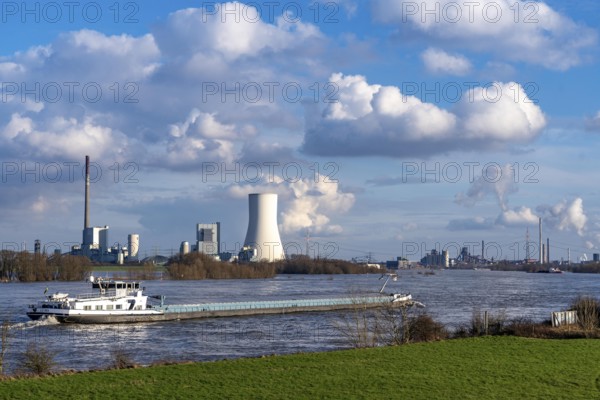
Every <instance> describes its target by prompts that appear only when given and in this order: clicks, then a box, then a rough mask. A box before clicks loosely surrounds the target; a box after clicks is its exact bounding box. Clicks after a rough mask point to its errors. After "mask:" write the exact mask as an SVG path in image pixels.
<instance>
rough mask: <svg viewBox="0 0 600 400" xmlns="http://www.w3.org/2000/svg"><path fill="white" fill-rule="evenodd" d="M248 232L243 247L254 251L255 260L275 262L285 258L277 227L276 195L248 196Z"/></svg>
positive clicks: (255, 194)
mask: <svg viewBox="0 0 600 400" xmlns="http://www.w3.org/2000/svg"><path fill="white" fill-rule="evenodd" d="M248 206H249V207H248V211H249V220H248V231H247V232H246V240H245V241H244V247H250V248H253V249H256V257H255V258H256V260H267V261H276V260H282V259H284V258H285V254H284V252H283V245H282V244H281V238H280V236H279V227H278V226H277V194H275V193H251V194H249V195H248Z"/></svg>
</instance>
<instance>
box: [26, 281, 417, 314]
mask: <svg viewBox="0 0 600 400" xmlns="http://www.w3.org/2000/svg"><path fill="white" fill-rule="evenodd" d="M386 275H387V279H386V281H385V283H384V284H383V287H382V288H381V290H380V292H379V294H378V295H376V296H357V297H337V298H324V299H297V300H272V301H248V302H236V303H202V304H181V305H165V303H164V299H165V298H164V296H147V295H145V294H144V293H143V291H144V288H142V287H140V283H139V282H132V281H117V280H107V281H105V280H102V279H94V278H93V277H90V282H91V283H92V288H93V289H97V291H96V292H94V293H91V294H83V295H78V296H75V297H70V296H69V295H68V294H67V293H55V294H52V295H49V296H46V298H45V299H44V300H40V301H39V302H38V303H37V304H32V305H30V306H29V311H28V312H27V315H28V316H29V317H30V318H31V319H33V320H37V319H40V318H45V317H54V318H56V319H57V320H58V321H59V322H63V323H80V324H111V323H132V322H153V321H171V320H182V319H196V318H213V317H233V316H245V315H264V314H286V313H293V312H310V311H335V310H347V309H353V308H356V307H359V308H375V307H382V306H386V305H387V306H402V305H404V306H412V305H421V304H420V303H418V302H415V301H413V300H412V296H411V295H410V294H394V293H392V294H383V290H384V288H385V286H386V284H387V283H388V281H389V280H390V278H393V279H394V280H396V279H397V276H396V274H384V275H382V277H381V278H380V279H382V278H383V277H385V276H386Z"/></svg>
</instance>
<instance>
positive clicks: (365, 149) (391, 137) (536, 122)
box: [303, 73, 546, 157]
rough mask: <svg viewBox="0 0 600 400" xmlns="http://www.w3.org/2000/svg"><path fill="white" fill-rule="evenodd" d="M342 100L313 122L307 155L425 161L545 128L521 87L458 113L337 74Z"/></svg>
mask: <svg viewBox="0 0 600 400" xmlns="http://www.w3.org/2000/svg"><path fill="white" fill-rule="evenodd" d="M330 82H332V83H333V84H335V85H336V87H337V88H338V101H337V102H335V103H332V104H328V105H327V106H326V108H325V110H323V112H322V113H321V114H317V113H313V114H311V115H308V116H307V128H306V132H305V136H304V145H303V150H304V151H305V152H307V153H310V154H317V155H344V156H369V155H384V156H390V157H404V156H422V155H432V154H439V153H445V152H448V151H451V150H455V149H463V150H475V149H484V150H485V149H501V148H504V147H509V146H511V145H514V144H522V143H528V142H530V141H531V140H533V139H534V138H535V137H536V136H537V135H538V134H539V133H540V131H541V130H542V129H543V128H544V126H545V124H546V119H545V116H544V114H543V112H542V110H541V109H540V108H539V106H537V105H536V104H534V103H533V102H532V101H531V100H530V99H529V98H528V97H527V94H526V93H525V91H524V90H523V88H522V87H521V86H520V85H519V84H517V83H514V82H509V83H501V82H495V83H494V84H493V85H490V86H489V87H486V88H482V87H475V88H472V89H470V90H468V91H466V92H465V93H463V96H462V98H461V99H460V100H459V101H458V103H457V104H456V105H455V107H453V108H452V109H451V110H445V109H443V108H440V107H438V106H437V105H435V104H431V103H427V102H423V101H421V100H420V99H419V98H417V97H416V96H411V95H406V94H403V93H402V92H401V91H400V89H399V88H398V87H395V86H381V85H376V84H369V83H368V82H367V80H366V78H365V77H364V76H360V75H353V76H352V75H349V76H345V75H343V74H339V73H338V74H333V75H332V76H331V78H330Z"/></svg>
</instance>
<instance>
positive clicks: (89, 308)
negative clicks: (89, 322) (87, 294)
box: [83, 306, 92, 311]
mask: <svg viewBox="0 0 600 400" xmlns="http://www.w3.org/2000/svg"><path fill="white" fill-rule="evenodd" d="M83 309H84V310H87V311H90V310H91V309H92V306H83Z"/></svg>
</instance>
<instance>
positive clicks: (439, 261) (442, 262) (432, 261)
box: [421, 249, 450, 268]
mask: <svg viewBox="0 0 600 400" xmlns="http://www.w3.org/2000/svg"><path fill="white" fill-rule="evenodd" d="M421 264H423V265H427V266H437V267H444V268H448V267H449V266H450V257H449V255H448V251H446V250H443V251H442V252H441V253H440V252H438V251H437V250H436V249H433V250H431V253H429V254H427V255H426V256H425V257H423V258H422V259H421Z"/></svg>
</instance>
